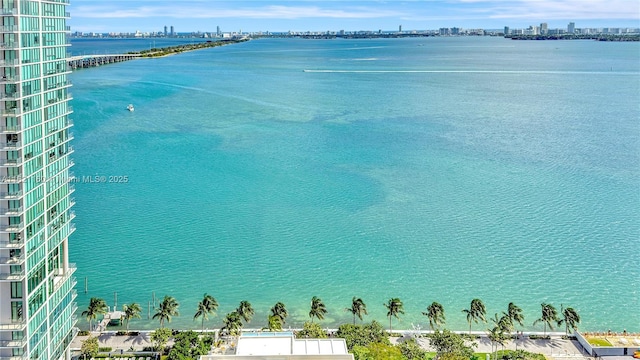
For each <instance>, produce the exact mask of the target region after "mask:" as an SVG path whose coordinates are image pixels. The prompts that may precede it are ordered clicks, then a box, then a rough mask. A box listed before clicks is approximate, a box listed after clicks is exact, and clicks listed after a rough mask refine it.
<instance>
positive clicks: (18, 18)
mask: <svg viewBox="0 0 640 360" xmlns="http://www.w3.org/2000/svg"><path fill="white" fill-rule="evenodd" d="M68 5H69V1H67V0H61V1H52V0H29V1H6V0H2V12H0V19H1V21H2V24H3V26H1V27H0V35H1V36H2V48H3V49H2V51H1V52H0V72H1V73H2V78H0V112H1V113H2V117H0V128H1V134H0V359H3V360H4V359H11V360H13V359H16V360H18V359H19V360H62V359H70V358H71V352H70V348H69V346H70V344H71V341H72V340H73V338H74V335H75V331H74V328H75V326H76V322H77V319H76V316H75V315H74V314H75V312H76V309H77V306H76V304H75V298H76V296H77V295H76V292H75V290H74V289H73V288H74V286H75V285H76V280H75V278H74V277H73V274H74V272H75V270H76V269H75V266H74V264H71V263H69V236H70V235H71V234H72V233H73V232H74V230H75V228H74V226H73V225H72V224H71V222H72V220H73V218H74V214H73V211H72V210H71V208H72V206H73V204H74V201H73V199H72V198H71V194H72V192H73V187H72V186H71V185H70V181H71V179H72V178H71V175H70V172H69V170H70V168H71V166H72V165H73V163H72V161H71V159H70V154H71V153H72V152H73V148H72V147H71V145H70V141H71V139H72V138H73V136H72V134H71V132H70V128H71V126H72V121H71V119H70V118H69V116H70V114H71V106H70V105H69V101H70V100H71V93H70V92H69V87H70V86H71V85H70V84H69V81H68V79H67V78H68V76H69V74H71V70H70V69H69V65H68V64H67V52H68V51H69V50H68V46H69V44H68V43H67V39H66V38H67V33H68V32H69V28H68V27H67V19H68V18H69V13H68V12H67V6H68Z"/></svg>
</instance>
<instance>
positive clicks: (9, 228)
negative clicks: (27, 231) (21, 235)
mask: <svg viewBox="0 0 640 360" xmlns="http://www.w3.org/2000/svg"><path fill="white" fill-rule="evenodd" d="M22 230H24V223H20V224H7V225H0V231H2V232H12V233H18V232H22Z"/></svg>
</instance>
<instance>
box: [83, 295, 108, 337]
mask: <svg viewBox="0 0 640 360" xmlns="http://www.w3.org/2000/svg"><path fill="white" fill-rule="evenodd" d="M108 310H109V309H108V307H107V303H106V302H105V301H104V299H100V298H95V297H92V298H91V299H90V300H89V306H88V307H87V310H85V311H83V312H82V316H86V317H87V320H89V330H93V324H92V321H93V320H95V319H96V318H97V317H98V314H102V315H104V314H106V313H107V312H108Z"/></svg>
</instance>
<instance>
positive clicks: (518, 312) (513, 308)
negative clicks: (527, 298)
mask: <svg viewBox="0 0 640 360" xmlns="http://www.w3.org/2000/svg"><path fill="white" fill-rule="evenodd" d="M503 314H504V315H506V316H507V317H508V318H509V321H510V322H511V325H512V326H513V327H514V330H515V323H518V324H520V326H522V322H523V321H524V315H522V309H521V308H520V307H518V306H517V305H516V304H514V303H512V302H510V303H509V306H508V308H507V312H506V313H503ZM515 343H516V350H518V334H517V333H516V341H515Z"/></svg>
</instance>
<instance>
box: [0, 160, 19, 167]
mask: <svg viewBox="0 0 640 360" xmlns="http://www.w3.org/2000/svg"><path fill="white" fill-rule="evenodd" d="M21 164H22V159H0V166H1V167H9V166H20V165H21Z"/></svg>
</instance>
